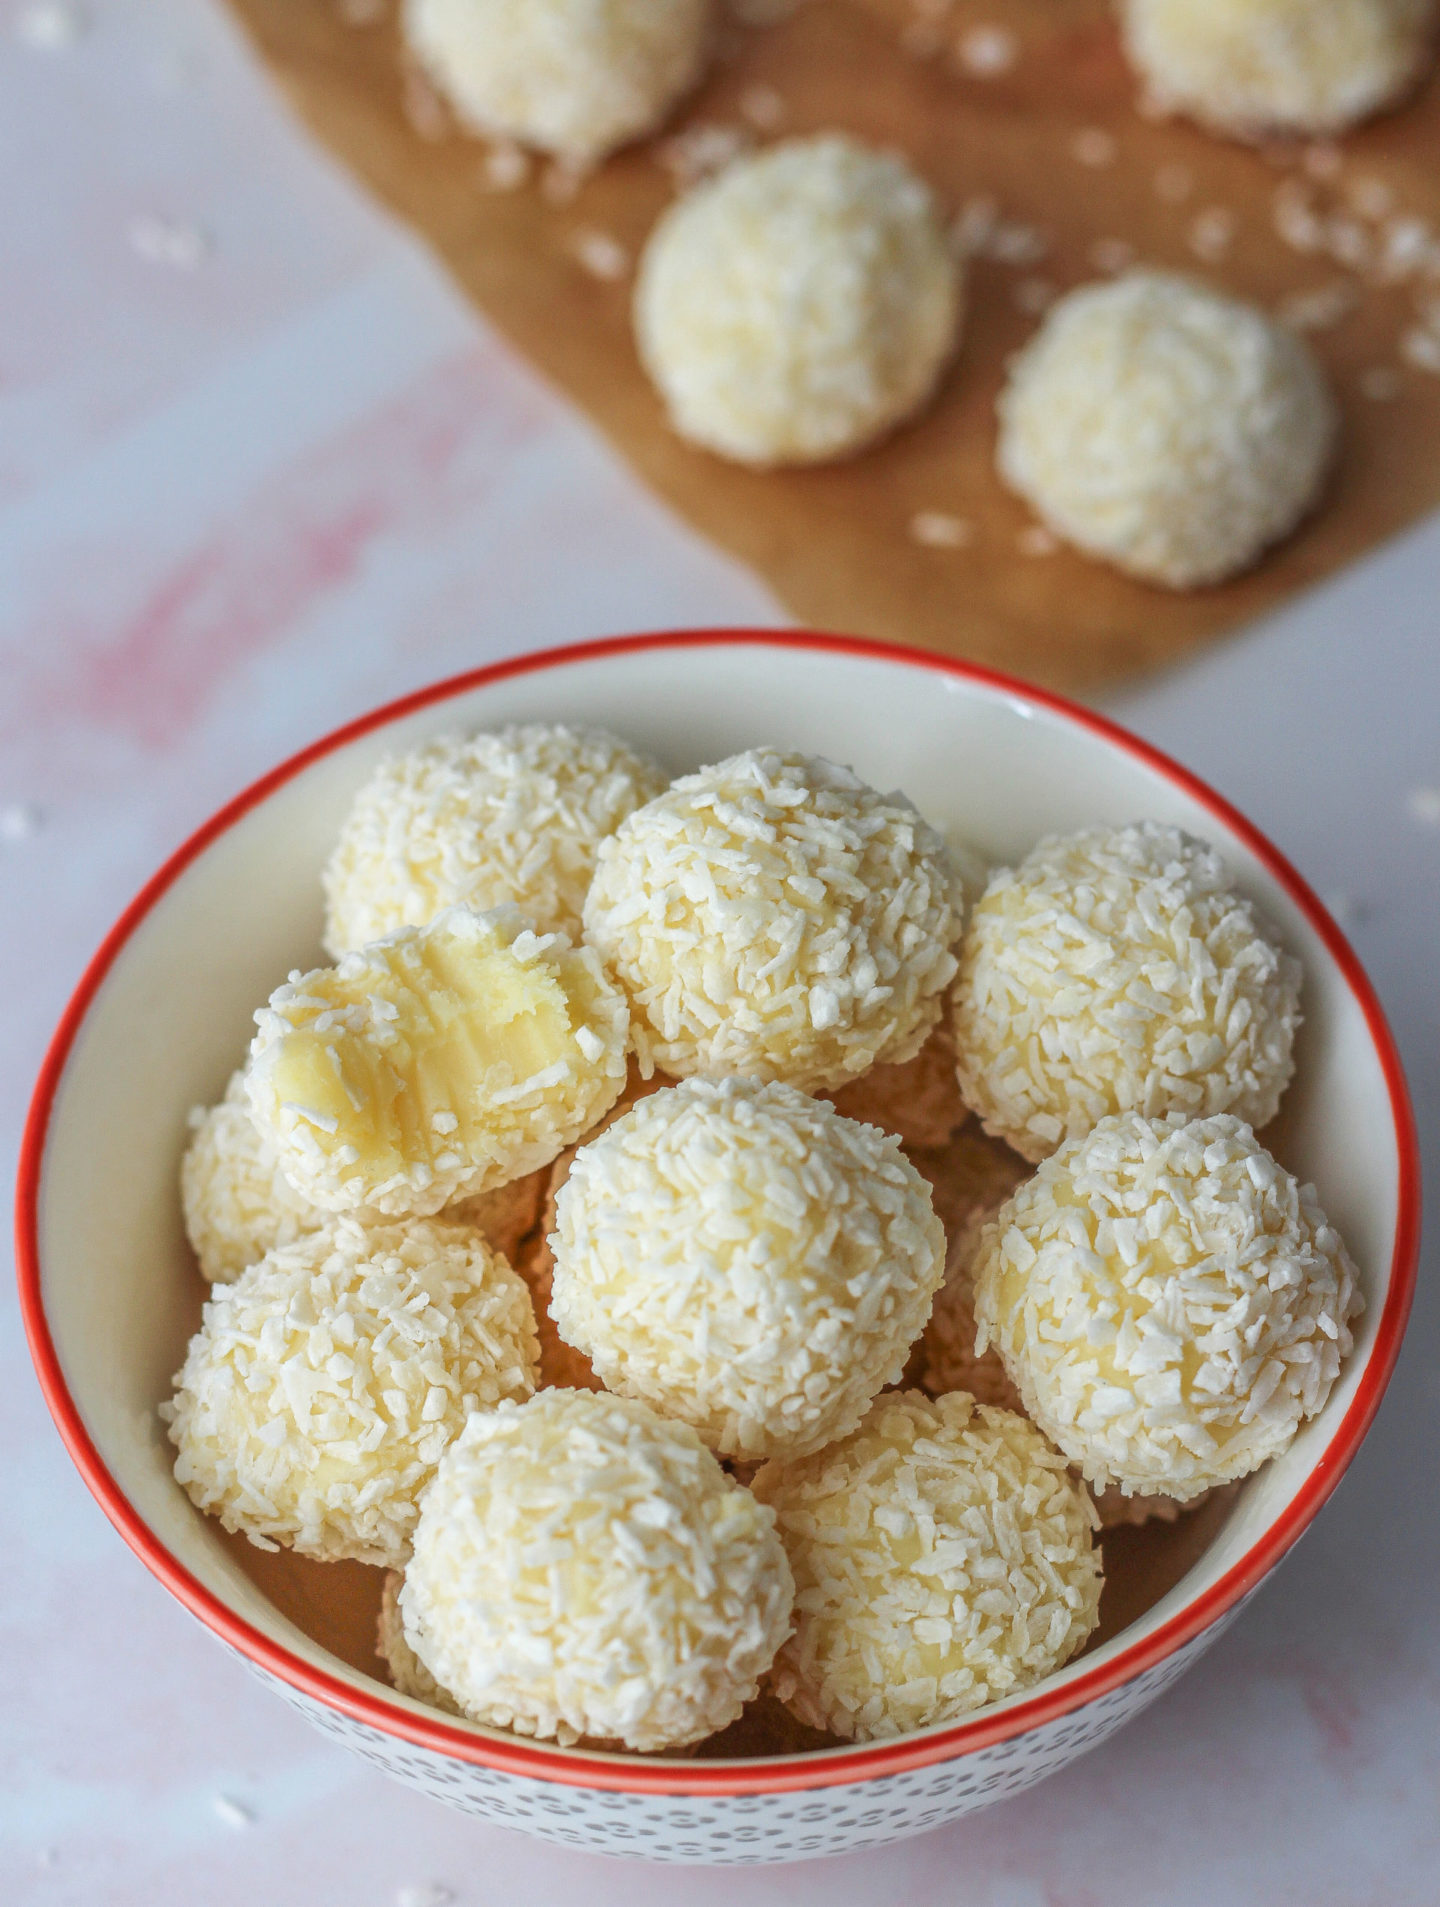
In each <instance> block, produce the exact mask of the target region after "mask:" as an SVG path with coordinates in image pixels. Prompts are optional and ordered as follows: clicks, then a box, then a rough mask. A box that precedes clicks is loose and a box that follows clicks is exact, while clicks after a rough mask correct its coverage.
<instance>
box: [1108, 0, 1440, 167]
mask: <svg viewBox="0 0 1440 1907" xmlns="http://www.w3.org/2000/svg"><path fill="white" fill-rule="evenodd" d="M1120 15H1121V23H1122V32H1123V36H1124V41H1125V49H1126V52H1127V53H1128V54H1129V57H1130V61H1131V64H1132V65H1133V66H1134V67H1135V68H1136V70H1137V72H1138V73H1139V74H1140V76H1141V78H1142V79H1143V80H1144V82H1145V88H1146V92H1147V94H1148V96H1149V99H1150V101H1151V103H1152V104H1153V105H1154V106H1155V107H1157V108H1159V109H1160V110H1161V111H1165V112H1182V113H1188V114H1189V115H1190V117H1191V118H1193V119H1197V120H1199V121H1200V123H1201V124H1202V125H1204V126H1207V127H1209V128H1210V130H1211V131H1212V132H1218V133H1221V134H1225V135H1229V136H1232V137H1235V138H1239V139H1255V140H1258V139H1263V138H1265V137H1267V136H1269V135H1272V134H1276V133H1282V134H1283V133H1289V134H1298V135H1301V136H1302V137H1303V136H1307V135H1308V136H1310V137H1316V136H1321V135H1325V134H1330V133H1339V132H1344V131H1345V129H1346V128H1347V127H1349V126H1353V125H1355V124H1356V123H1357V122H1358V121H1359V120H1362V119H1366V118H1368V117H1369V116H1370V115H1371V114H1372V113H1376V112H1379V111H1380V110H1381V109H1382V108H1383V107H1386V106H1389V105H1393V104H1394V102H1395V101H1396V100H1398V99H1399V98H1401V97H1402V96H1403V95H1404V94H1405V93H1407V92H1408V91H1409V90H1410V88H1411V87H1412V86H1413V85H1414V84H1415V82H1416V80H1417V79H1418V78H1419V76H1420V74H1421V73H1422V72H1423V71H1425V69H1426V68H1427V66H1428V65H1429V63H1430V58H1431V55H1432V53H1433V50H1434V37H1435V18H1436V9H1435V0H1323V4H1317V0H1121V6H1120Z"/></svg>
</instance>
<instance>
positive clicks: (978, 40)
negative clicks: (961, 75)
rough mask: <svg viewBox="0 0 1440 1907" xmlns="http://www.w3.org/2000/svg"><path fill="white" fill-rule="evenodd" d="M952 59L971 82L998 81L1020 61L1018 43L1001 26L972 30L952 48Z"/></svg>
mask: <svg viewBox="0 0 1440 1907" xmlns="http://www.w3.org/2000/svg"><path fill="white" fill-rule="evenodd" d="M955 57H956V59H957V60H958V61H959V63H960V66H961V68H962V70H963V71H965V72H966V73H968V74H969V75H970V77H971V78H972V79H999V78H1000V76H1001V75H1002V74H1004V73H1008V72H1009V71H1010V69H1011V68H1012V67H1013V66H1014V64H1015V62H1016V61H1017V60H1018V59H1019V57H1020V42H1019V40H1017V39H1016V37H1015V35H1014V34H1013V33H1011V32H1010V31H1009V29H1008V28H1006V27H1003V26H973V27H969V28H967V30H966V31H965V32H964V33H962V34H961V36H960V38H959V40H958V41H957V42H956V44H955Z"/></svg>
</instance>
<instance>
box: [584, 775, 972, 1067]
mask: <svg viewBox="0 0 1440 1907" xmlns="http://www.w3.org/2000/svg"><path fill="white" fill-rule="evenodd" d="M963 917H964V894H963V889H962V886H961V882H960V877H959V874H958V872H957V870H956V867H955V864H954V862H953V861H952V859H951V856H950V853H949V850H948V849H947V848H946V845H945V843H944V842H943V840H942V839H941V837H940V836H939V835H938V834H936V832H935V831H934V829H932V828H931V827H929V826H928V825H927V824H926V822H925V821H924V820H922V818H921V817H920V815H919V814H917V813H916V811H915V810H914V808H912V807H911V806H910V805H909V804H908V803H907V802H906V801H905V799H904V797H903V796H901V795H898V794H894V795H882V794H879V793H877V792H876V791H875V790H874V789H872V788H868V787H867V786H866V785H865V783H864V782H862V781H861V780H860V779H859V778H858V777H857V776H856V775H854V774H853V773H852V772H851V771H850V770H849V769H847V768H842V767H839V766H837V765H836V764H835V763H833V762H826V761H823V760H821V759H819V758H818V757H807V756H803V755H798V754H793V753H791V754H787V753H784V752H782V751H781V750H779V749H774V748H759V749H751V750H749V751H748V752H747V753H745V754H743V755H735V756H732V757H731V758H730V759H729V760H727V761H724V762H720V763H717V764H715V765H714V766H712V767H709V768H705V769H702V770H701V771H700V772H699V773H698V774H694V775H687V776H685V777H683V778H682V779H681V780H679V781H677V782H675V783H674V784H673V785H672V787H670V788H669V789H668V790H667V791H666V793H665V794H663V795H662V796H660V798H659V799H658V800H656V801H653V802H651V803H650V804H649V806H648V807H646V808H642V809H640V810H638V811H637V812H636V813H635V814H633V815H632V816H630V818H629V819H628V820H627V821H626V822H624V823H623V824H622V826H621V827H620V829H619V830H618V831H617V832H616V834H615V835H613V836H612V837H611V838H610V839H609V840H608V841H606V842H605V843H603V844H602V846H601V849H600V854H599V859H598V863H597V867H596V873H595V880H594V884H593V885H592V887H591V889H590V894H589V898H588V899H587V901H586V905H585V930H586V934H587V936H588V938H589V940H590V942H591V944H592V945H593V946H594V947H595V948H596V950H597V951H598V953H599V954H600V956H601V958H602V959H603V960H604V961H605V962H606V963H607V965H608V967H609V969H610V971H611V972H612V973H613V974H614V975H615V976H616V978H617V979H618V980H619V982H620V984H621V985H622V986H623V987H624V989H625V990H626V992H627V994H628V995H629V997H630V1000H631V1002H632V1005H633V1009H634V1013H633V1021H634V1037H635V1041H636V1046H637V1049H638V1051H639V1053H640V1057H641V1060H642V1064H651V1063H653V1064H654V1065H655V1066H657V1067H659V1069H660V1070H661V1071H663V1072H667V1073H670V1074H672V1075H675V1076H684V1075H688V1074H690V1073H695V1072H705V1073H710V1074H712V1075H716V1074H734V1075H741V1076H746V1077H754V1078H770V1079H782V1080H787V1081H789V1082H790V1084H792V1085H796V1086H801V1087H804V1088H806V1089H807V1090H818V1089H820V1088H823V1087H837V1086H840V1085H843V1084H845V1083H846V1082H847V1081H848V1080H851V1079H854V1078H858V1077H859V1075H860V1074H862V1073H864V1072H867V1071H868V1070H869V1069H870V1067H871V1066H873V1065H875V1064H877V1063H879V1062H886V1063H898V1062H900V1061H903V1060H907V1059H910V1058H911V1057H912V1056H913V1055H914V1054H915V1053H917V1052H918V1051H919V1050H920V1048H921V1046H922V1045H923V1044H924V1043H925V1040H926V1038H927V1036H928V1035H929V1033H930V1030H931V1029H932V1027H934V1026H935V1024H936V1023H937V1021H938V1020H939V1018H940V1010H941V999H942V995H943V994H944V992H945V990H946V988H947V987H948V986H949V984H950V981H951V979H952V978H953V977H954V972H955V956H954V953H953V952H952V948H953V946H954V944H955V942H956V941H957V940H958V938H959V934H960V929H961V926H962V923H963Z"/></svg>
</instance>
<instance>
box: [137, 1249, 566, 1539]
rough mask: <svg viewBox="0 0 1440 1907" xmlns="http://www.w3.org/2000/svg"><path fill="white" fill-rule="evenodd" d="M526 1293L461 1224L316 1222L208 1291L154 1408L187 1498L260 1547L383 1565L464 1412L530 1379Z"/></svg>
mask: <svg viewBox="0 0 1440 1907" xmlns="http://www.w3.org/2000/svg"><path fill="white" fill-rule="evenodd" d="M537 1357H538V1346H537V1344H536V1339H535V1320H534V1316H533V1315H532V1313H531V1309H530V1298H529V1294H528V1293H527V1291H526V1289H525V1286H524V1285H523V1284H522V1283H521V1281H520V1279H519V1278H518V1277H516V1275H515V1273H514V1272H513V1271H511V1269H510V1267H509V1266H508V1265H507V1264H506V1263H505V1262H504V1260H503V1259H501V1258H498V1257H496V1256H495V1255H494V1254H493V1253H492V1252H491V1251H490V1250H489V1248H488V1246H486V1245H485V1244H484V1242H483V1241H482V1240H481V1239H479V1238H478V1237H477V1236H476V1235H475V1234H474V1233H473V1232H467V1231H463V1230H461V1229H460V1228H459V1227H456V1226H451V1225H444V1224H441V1223H439V1222H437V1221H435V1220H433V1219H432V1220H426V1219H412V1220H410V1221H408V1222H407V1223H404V1224H399V1225H377V1226H370V1227H367V1226H363V1225H360V1224H358V1223H357V1222H356V1221H355V1220H354V1219H351V1218H339V1219H335V1220H333V1221H331V1222H330V1223H329V1224H328V1225H327V1226H326V1228H325V1229H324V1230H323V1231H318V1232H312V1233H310V1235H309V1236H308V1237H305V1238H302V1239H299V1240H297V1241H296V1243H295V1244H293V1245H283V1246H281V1247H280V1248H279V1249H278V1250H276V1251H272V1252H271V1253H270V1254H269V1255H268V1256H267V1257H265V1258H262V1259H261V1260H260V1262H259V1264H257V1265H252V1266H251V1267H250V1268H249V1270H248V1271H246V1272H244V1273H243V1274H242V1275H241V1276H240V1277H239V1278H237V1279H236V1280H235V1282H234V1283H233V1284H229V1285H220V1286H218V1287H217V1288H216V1292H215V1295H214V1296H213V1297H212V1298H211V1300H210V1302H209V1303H208V1304H207V1305H206V1307H205V1313H204V1322H203V1323H202V1325H201V1328H200V1330H199V1331H198V1332H197V1333H196V1335H195V1337H193V1338H192V1339H191V1341H190V1348H189V1351H188V1353H187V1354H186V1358H185V1363H184V1366H183V1368H182V1369H181V1371H180V1372H179V1374H178V1376H177V1377H176V1379H175V1385H176V1389H175V1396H174V1399H173V1401H172V1403H171V1404H170V1405H169V1406H168V1407H167V1408H166V1410H165V1412H164V1416H165V1418H166V1421H167V1422H168V1424H169V1429H170V1440H171V1442H172V1443H173V1444H174V1445H175V1447H176V1449H177V1450H178V1452H179V1455H178V1457H177V1458H176V1461H175V1475H176V1477H177V1478H178V1479H179V1481H180V1482H181V1483H182V1484H183V1485H184V1486H185V1488H186V1490H188V1491H189V1493H190V1496H191V1498H192V1500H193V1501H194V1502H195V1503H197V1504H198V1505H199V1507H200V1508H201V1509H202V1510H205V1511H207V1512H208V1513H209V1514H210V1515H211V1516H217V1517H219V1519H220V1521H221V1522H222V1523H223V1524H224V1526H225V1528H226V1529H227V1530H231V1531H235V1530H239V1531H243V1532H244V1534H245V1535H246V1536H248V1537H249V1539H250V1541H251V1542H252V1543H254V1544H256V1545H257V1547H259V1548H261V1549H274V1548H275V1547H276V1546H277V1545H284V1546H285V1547H286V1548H289V1549H295V1550H298V1551H299V1552H300V1553H301V1555H303V1556H313V1557H316V1558H317V1559H318V1560H320V1561H321V1562H334V1561H337V1560H339V1559H341V1558H344V1557H350V1558H353V1559H354V1560H355V1561H357V1562H362V1563H379V1564H382V1565H386V1566H389V1567H398V1566H399V1565H401V1564H403V1563H404V1562H405V1560H406V1558H407V1556H408V1555H409V1553H410V1538H411V1535H412V1532H413V1531H414V1528H415V1518H416V1514H417V1512H416V1501H417V1499H418V1497H419V1495H420V1492H421V1490H422V1489H423V1488H424V1486H425V1484H426V1483H427V1482H428V1481H429V1479H430V1477H431V1476H432V1475H433V1473H434V1470H435V1466H436V1464H437V1463H438V1462H439V1461H440V1455H441V1452H442V1451H443V1450H444V1449H445V1446H446V1445H447V1444H448V1443H449V1441H450V1439H451V1438H452V1437H454V1436H455V1434H456V1433H457V1432H458V1431H459V1429H460V1427H461V1425H462V1424H463V1423H464V1422H465V1420H466V1418H467V1417H468V1416H469V1415H470V1413H471V1412H473V1411H486V1410H489V1409H491V1408H492V1407H493V1406H494V1405H496V1404H498V1403H500V1402H501V1401H502V1400H504V1399H507V1398H522V1397H528V1396H529V1395H530V1393H531V1391H532V1390H533V1389H534V1382H535V1368H536V1361H537Z"/></svg>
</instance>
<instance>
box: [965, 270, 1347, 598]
mask: <svg viewBox="0 0 1440 1907" xmlns="http://www.w3.org/2000/svg"><path fill="white" fill-rule="evenodd" d="M999 412H1000V435H999V442H998V447H997V452H996V460H997V465H998V468H999V471H1000V475H1001V476H1002V477H1003V478H1004V480H1005V482H1006V483H1007V484H1008V485H1009V486H1010V488H1011V489H1012V490H1014V491H1016V492H1017V493H1018V494H1019V495H1020V496H1021V497H1023V498H1024V499H1025V500H1026V501H1027V502H1028V503H1029V504H1030V505H1031V506H1032V508H1033V509H1034V510H1035V511H1036V512H1037V514H1038V515H1039V516H1041V517H1042V518H1043V519H1044V521H1045V523H1046V524H1047V525H1048V527H1049V528H1050V529H1051V530H1053V531H1054V532H1055V534H1056V535H1057V536H1061V537H1064V538H1065V539H1067V540H1068V541H1069V542H1071V543H1073V544H1074V545H1075V546H1076V547H1077V548H1079V549H1081V550H1083V551H1084V552H1085V553H1086V554H1088V555H1090V556H1094V557H1098V558H1101V559H1103V560H1105V561H1107V562H1111V563H1114V564H1115V565H1116V566H1117V567H1118V568H1120V569H1122V570H1124V571H1126V572H1127V573H1128V574H1129V575H1132V576H1135V577H1138V578H1139V579H1140V580H1141V581H1144V582H1151V583H1159V584H1163V585H1164V586H1166V587H1168V588H1171V589H1194V588H1198V587H1200V586H1201V585H1204V584H1209V583H1217V582H1221V581H1223V580H1224V579H1225V578H1227V577H1229V576H1233V575H1236V574H1238V573H1239V572H1240V571H1242V570H1244V569H1247V568H1248V567H1249V566H1250V565H1251V564H1252V563H1254V562H1255V561H1256V560H1257V559H1258V558H1259V556H1260V555H1261V553H1262V552H1263V551H1264V550H1265V549H1267V548H1268V547H1269V546H1270V545H1271V544H1273V543H1275V542H1278V541H1279V540H1280V539H1281V538H1282V537H1284V536H1287V535H1288V534H1289V533H1290V531H1291V530H1293V529H1294V528H1295V526H1296V525H1297V524H1298V523H1299V522H1300V520H1301V518H1302V517H1304V516H1305V514H1306V513H1307V512H1308V511H1309V510H1310V508H1311V507H1312V505H1313V504H1314V503H1315V501H1316V499H1317V498H1318V496H1319V493H1320V489H1321V486H1322V483H1323V481H1324V478H1325V475H1326V473H1327V471H1328V469H1329V467H1330V464H1331V461H1332V458H1333V454H1334V448H1335V443H1336V437H1337V431H1338V413H1337V411H1336V406H1335V402H1334V399H1333V397H1332V396H1331V394H1330V391H1329V388H1328V386H1327V384H1326V382H1325V378H1324V374H1323V373H1322V371H1321V370H1320V368H1319V365H1318V364H1317V362H1316V360H1315V358H1314V356H1313V355H1312V353H1311V351H1310V349H1309V347H1308V345H1306V343H1305V342H1304V340H1303V339H1301V338H1299V337H1297V336H1296V335H1295V334H1294V333H1293V332H1292V331H1289V330H1287V329H1286V328H1285V327H1284V326H1282V325H1278V324H1276V323H1275V322H1274V321H1273V320H1272V319H1271V318H1269V317H1268V316H1267V315H1266V314H1265V313H1264V312H1263V311H1260V310H1258V309H1256V308H1255V307H1253V306H1251V305H1247V304H1245V303H1243V302H1242V301H1240V300H1239V299H1235V298H1231V297H1227V296H1224V295H1222V294H1221V293H1219V292H1214V291H1211V290H1209V289H1207V288H1206V287H1204V286H1202V285H1200V284H1198V283H1195V282H1194V281H1192V280H1189V279H1186V278H1183V277H1180V276H1177V275H1173V274H1171V273H1168V272H1157V271H1145V270H1136V271H1130V272H1126V273H1125V274H1124V276H1122V277H1120V278H1118V279H1116V280H1114V281H1113V282H1111V283H1107V284H1095V285H1083V286H1081V287H1080V288H1079V289H1078V290H1076V291H1072V292H1069V293H1067V294H1066V295H1065V296H1064V297H1063V298H1061V299H1059V300H1058V301H1057V302H1056V303H1055V304H1054V305H1052V306H1051V308H1050V310H1049V312H1048V313H1047V314H1046V317H1045V319H1044V321H1043V323H1042V324H1041V326H1040V328H1039V330H1038V331H1037V332H1036V334H1035V336H1034V337H1033V338H1032V339H1031V340H1030V342H1029V343H1028V344H1027V345H1026V346H1025V348H1024V349H1023V350H1022V351H1021V352H1020V353H1019V354H1018V355H1017V356H1016V357H1015V359H1014V360H1013V361H1012V364H1011V368H1010V375H1009V381H1008V383H1007V385H1006V387H1005V389H1004V391H1003V392H1002V394H1001V397H1000V403H999Z"/></svg>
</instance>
